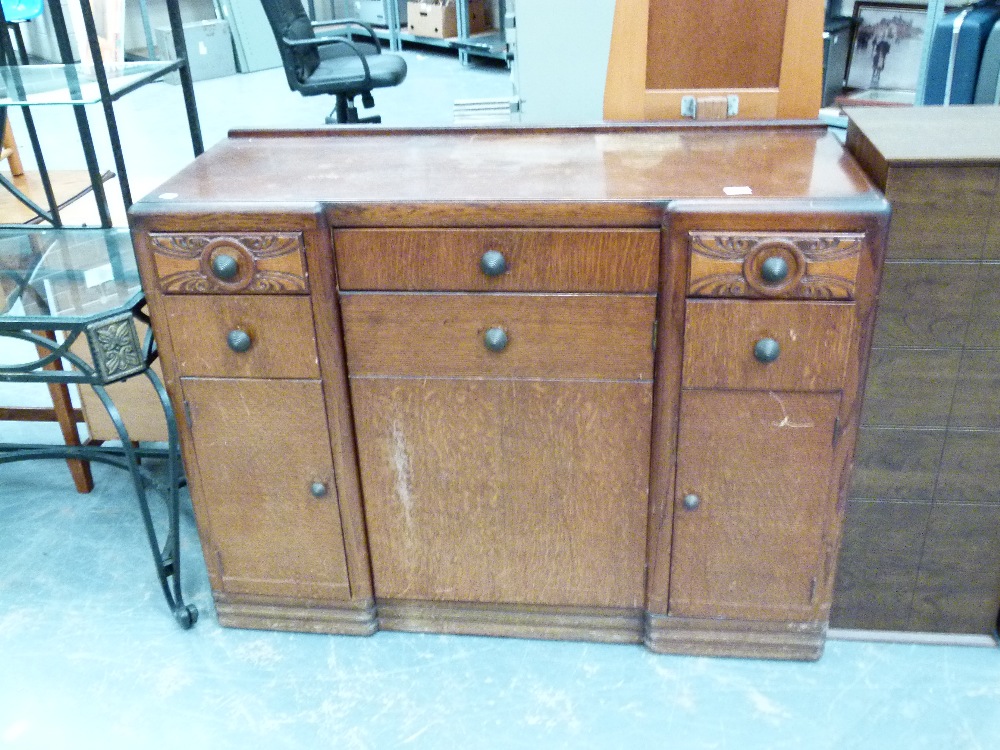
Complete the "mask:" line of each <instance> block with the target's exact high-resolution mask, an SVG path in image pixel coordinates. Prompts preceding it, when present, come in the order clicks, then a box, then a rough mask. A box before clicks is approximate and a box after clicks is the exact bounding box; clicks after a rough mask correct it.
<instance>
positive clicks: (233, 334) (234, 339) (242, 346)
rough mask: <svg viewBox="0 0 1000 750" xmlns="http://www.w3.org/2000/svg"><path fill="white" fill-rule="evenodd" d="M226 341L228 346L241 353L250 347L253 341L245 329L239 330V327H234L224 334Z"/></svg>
mask: <svg viewBox="0 0 1000 750" xmlns="http://www.w3.org/2000/svg"><path fill="white" fill-rule="evenodd" d="M226 343H227V344H229V348H230V349H232V350H233V351H234V352H236V353H237V354H242V353H243V352H245V351H247V350H248V349H249V348H250V345H251V344H252V343H253V341H252V340H251V338H250V334H249V333H247V332H246V331H243V330H240V329H239V328H234V329H233V330H231V331H230V332H229V335H228V336H226Z"/></svg>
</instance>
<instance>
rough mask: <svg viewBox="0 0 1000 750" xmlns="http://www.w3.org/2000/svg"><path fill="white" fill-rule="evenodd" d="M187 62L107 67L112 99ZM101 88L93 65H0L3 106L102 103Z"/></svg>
mask: <svg viewBox="0 0 1000 750" xmlns="http://www.w3.org/2000/svg"><path fill="white" fill-rule="evenodd" d="M181 65H183V63H182V62H180V61H178V60H172V61H163V60H161V61H156V60H154V61H148V60H147V61H140V62H124V63H119V64H117V65H114V66H108V67H107V68H106V72H107V78H108V89H109V91H110V93H111V98H112V100H115V99H118V98H119V97H122V96H124V95H125V94H127V93H129V92H130V91H133V90H134V89H136V88H138V87H140V86H143V85H144V84H146V83H149V82H150V81H152V80H155V79H157V78H160V77H162V76H164V75H166V74H167V73H170V72H171V71H174V70H177V69H178V68H180V67H181ZM100 102H101V90H100V86H99V85H98V83H97V72H96V71H95V69H94V66H93V65H84V64H82V63H75V64H73V65H15V66H10V65H4V66H0V107H26V106H35V105H45V104H57V105H67V104H99V103H100Z"/></svg>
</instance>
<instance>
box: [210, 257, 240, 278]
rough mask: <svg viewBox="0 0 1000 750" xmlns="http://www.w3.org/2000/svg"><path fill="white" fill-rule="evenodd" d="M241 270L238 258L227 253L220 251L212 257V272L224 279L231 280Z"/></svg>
mask: <svg viewBox="0 0 1000 750" xmlns="http://www.w3.org/2000/svg"><path fill="white" fill-rule="evenodd" d="M239 270H240V264H239V263H238V262H237V260H236V258H234V257H233V256H232V255H227V254H226V253H219V254H218V255H216V256H215V257H214V258H212V273H214V274H215V275H216V277H217V278H220V279H222V280H223V281H229V280H230V279H233V278H235V277H236V274H237V273H238V272H239Z"/></svg>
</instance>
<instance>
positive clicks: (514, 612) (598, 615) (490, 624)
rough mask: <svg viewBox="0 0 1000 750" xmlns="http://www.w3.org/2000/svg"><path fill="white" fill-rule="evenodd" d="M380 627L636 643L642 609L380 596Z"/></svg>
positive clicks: (416, 631)
mask: <svg viewBox="0 0 1000 750" xmlns="http://www.w3.org/2000/svg"><path fill="white" fill-rule="evenodd" d="M376 604H377V606H378V615H379V627H381V628H382V629H384V630H403V631H407V632H411V633H414V632H415V633H461V634H463V635H491V636H514V637H517V638H542V639H559V640H574V641H598V642H602V643H641V642H642V612H641V610H638V609H613V608H608V607H553V606H546V605H525V604H520V605H513V604H492V603H491V604H477V603H470V602H436V601H420V600H397V599H379V600H377V602H376Z"/></svg>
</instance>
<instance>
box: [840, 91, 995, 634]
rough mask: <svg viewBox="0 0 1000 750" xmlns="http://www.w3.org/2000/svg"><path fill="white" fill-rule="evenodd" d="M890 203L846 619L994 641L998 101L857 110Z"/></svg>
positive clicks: (843, 623)
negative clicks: (890, 211)
mask: <svg viewBox="0 0 1000 750" xmlns="http://www.w3.org/2000/svg"><path fill="white" fill-rule="evenodd" d="M849 116H850V124H849V127H848V134H847V148H848V150H850V151H851V152H852V153H853V154H854V155H855V156H856V158H857V159H858V161H859V163H860V164H861V165H862V166H863V167H864V168H865V170H866V171H867V172H868V174H870V175H871V178H872V181H873V182H875V184H876V185H878V187H879V188H880V189H881V190H884V191H885V194H886V197H887V198H888V199H889V201H890V203H891V204H892V210H893V218H892V231H891V232H890V237H889V244H888V249H887V251H886V258H887V259H886V263H885V280H884V283H883V284H882V289H881V294H880V297H879V311H878V321H877V324H876V329H875V334H874V340H873V345H872V365H871V370H870V374H869V377H868V383H867V395H866V397H865V409H864V413H863V415H862V420H861V428H860V431H859V435H858V450H857V469H856V471H855V472H854V480H853V484H852V487H851V491H850V502H849V505H848V510H847V516H846V519H847V520H846V522H845V542H844V547H843V552H842V554H841V560H840V565H839V574H838V581H837V587H836V597H835V606H834V609H833V613H832V618H833V622H834V624H836V625H837V627H841V628H857V629H865V630H903V631H907V630H908V631H916V632H939V633H964V634H970V635H977V636H982V637H989V636H991V635H993V634H994V633H995V632H996V627H997V610H998V608H1000V489H998V488H1000V383H998V372H1000V364H998V363H1000V304H998V303H1000V139H998V138H997V133H1000V107H992V106H955V107H916V108H912V107H902V108H895V107H887V108H881V107H871V108H867V107H866V108H857V109H853V110H850V114H849Z"/></svg>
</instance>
